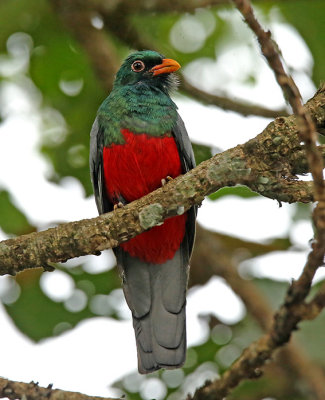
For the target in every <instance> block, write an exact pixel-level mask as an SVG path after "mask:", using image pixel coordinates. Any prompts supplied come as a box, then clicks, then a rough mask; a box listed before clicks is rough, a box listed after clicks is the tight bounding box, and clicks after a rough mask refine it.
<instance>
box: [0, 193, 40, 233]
mask: <svg viewBox="0 0 325 400" xmlns="http://www.w3.org/2000/svg"><path fill="white" fill-rule="evenodd" d="M0 210H1V212H0V227H1V229H2V230H3V231H4V232H5V233H8V234H14V235H24V234H26V233H30V232H34V231H35V227H34V226H32V225H31V224H30V223H29V222H28V220H27V218H26V217H25V215H24V214H23V213H22V212H21V211H20V210H19V209H18V208H17V207H16V206H15V205H14V204H13V203H12V200H11V198H10V194H9V193H8V192H7V191H6V190H0Z"/></svg>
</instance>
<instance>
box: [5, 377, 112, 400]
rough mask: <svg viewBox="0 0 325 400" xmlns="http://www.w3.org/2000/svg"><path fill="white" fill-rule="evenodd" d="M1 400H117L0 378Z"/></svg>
mask: <svg viewBox="0 0 325 400" xmlns="http://www.w3.org/2000/svg"><path fill="white" fill-rule="evenodd" d="M0 398H1V399H3V398H8V399H10V400H16V399H21V400H42V399H44V400H117V399H113V398H111V397H99V396H87V395H85V394H82V393H78V392H67V391H65V390H61V389H52V385H49V386H48V387H47V388H44V387H41V386H38V383H35V382H31V383H24V382H15V381H10V380H8V379H4V378H1V377H0Z"/></svg>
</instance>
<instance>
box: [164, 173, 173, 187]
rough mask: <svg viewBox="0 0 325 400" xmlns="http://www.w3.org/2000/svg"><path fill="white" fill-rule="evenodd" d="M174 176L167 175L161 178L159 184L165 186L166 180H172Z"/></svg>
mask: <svg viewBox="0 0 325 400" xmlns="http://www.w3.org/2000/svg"><path fill="white" fill-rule="evenodd" d="M173 179H174V178H172V177H171V176H169V175H167V176H166V178H163V179H162V180H161V186H165V185H166V184H167V183H168V182H170V181H172V180H173Z"/></svg>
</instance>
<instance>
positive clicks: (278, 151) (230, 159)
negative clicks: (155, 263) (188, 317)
mask: <svg viewBox="0 0 325 400" xmlns="http://www.w3.org/2000/svg"><path fill="white" fill-rule="evenodd" d="M315 103H317V104H318V105H319V107H318V108H315ZM324 104H325V86H324V87H323V89H322V90H319V91H318V92H317V94H316V95H315V97H314V98H313V99H312V100H310V101H309V102H308V104H307V108H308V109H309V110H310V111H311V112H312V115H313V117H314V118H315V120H316V121H317V123H318V124H319V125H324V123H325V109H324V107H322V106H321V105H324ZM297 129H298V128H297V124H296V119H295V117H294V116H291V117H287V118H277V119H276V120H275V121H274V122H273V123H271V124H269V125H268V126H267V128H266V129H265V130H264V131H263V132H262V133H261V134H260V135H258V136H257V137H256V138H254V139H252V140H250V141H249V142H247V143H245V144H243V145H239V146H237V147H234V148H232V149H229V150H227V151H225V152H223V153H220V154H216V155H215V156H214V157H212V158H211V159H210V160H207V161H205V162H203V163H201V164H200V165H199V166H198V167H196V168H195V169H194V170H192V171H190V172H188V173H187V174H186V175H183V176H180V177H178V178H177V179H175V180H173V181H172V182H169V183H168V184H167V185H165V186H164V187H162V188H160V189H158V190H156V191H155V192H153V193H150V194H149V195H147V196H145V197H143V198H142V199H139V200H137V201H135V202H133V203H131V204H129V205H127V206H125V207H124V208H123V209H119V210H117V211H115V212H112V213H108V214H105V215H101V216H100V217H97V218H94V219H90V220H83V221H77V222H71V223H68V224H63V225H60V226H58V227H57V228H52V229H49V230H47V231H44V232H38V233H32V234H29V235H24V236H21V237H18V238H15V239H9V240H6V241H3V242H0V274H2V275H3V274H7V273H9V274H15V273H17V272H19V271H22V270H23V269H26V268H34V267H37V266H45V267H46V266H47V265H48V264H49V263H51V262H63V261H66V260H67V259H69V258H73V257H79V256H81V255H85V254H97V253H98V252H100V251H102V250H104V249H108V248H111V247H115V246H117V245H118V244H120V243H121V242H123V241H126V240H128V239H130V238H132V237H134V236H136V235H138V234H139V233H141V232H143V231H144V230H146V229H148V228H150V227H152V226H154V225H157V224H160V223H162V222H163V221H164V219H166V218H168V217H171V216H175V215H178V214H180V213H182V212H184V211H186V210H188V209H189V208H190V207H191V206H193V205H194V204H200V203H201V202H202V200H203V198H204V196H206V195H208V194H210V193H212V192H214V191H216V190H218V189H220V188H221V187H224V186H233V185H235V184H244V185H248V186H249V187H251V188H252V189H253V190H255V191H257V192H258V193H260V194H262V195H263V196H267V197H270V198H273V199H277V200H279V201H285V202H290V203H291V202H295V201H312V196H311V193H310V198H309V197H308V195H307V194H306V193H307V192H308V188H309V184H307V185H306V193H305V192H303V191H301V190H300V191H299V192H298V194H297V193H296V189H297V188H296V185H297V184H299V185H300V186H303V185H304V184H300V183H298V182H299V181H292V182H291V179H289V180H288V179H287V180H285V179H282V180H280V181H279V180H277V179H276V177H277V176H281V175H283V176H288V175H290V169H291V168H292V166H291V161H290V155H291V154H294V152H295V151H296V150H301V145H300V141H299V138H298V136H297V134H296V133H297ZM284 185H286V191H285V192H284V191H283V186H284ZM290 188H291V189H290Z"/></svg>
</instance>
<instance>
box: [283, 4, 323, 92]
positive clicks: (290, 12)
mask: <svg viewBox="0 0 325 400" xmlns="http://www.w3.org/2000/svg"><path fill="white" fill-rule="evenodd" d="M277 6H278V7H279V8H280V10H281V12H282V13H283V15H284V16H285V18H286V19H287V21H288V22H289V23H291V24H292V25H293V26H294V27H295V28H296V29H297V30H298V31H299V33H300V34H301V36H302V37H303V38H304V40H305V41H306V43H307V45H308V47H309V49H310V51H311V52H312V55H313V58H314V70H313V79H314V82H315V85H316V86H319V84H320V82H322V81H324V79H325V72H324V71H325V58H324V49H325V23H324V18H325V2H324V1H323V0H313V2H310V1H309V0H301V1H295V2H291V1H280V2H277Z"/></svg>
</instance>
